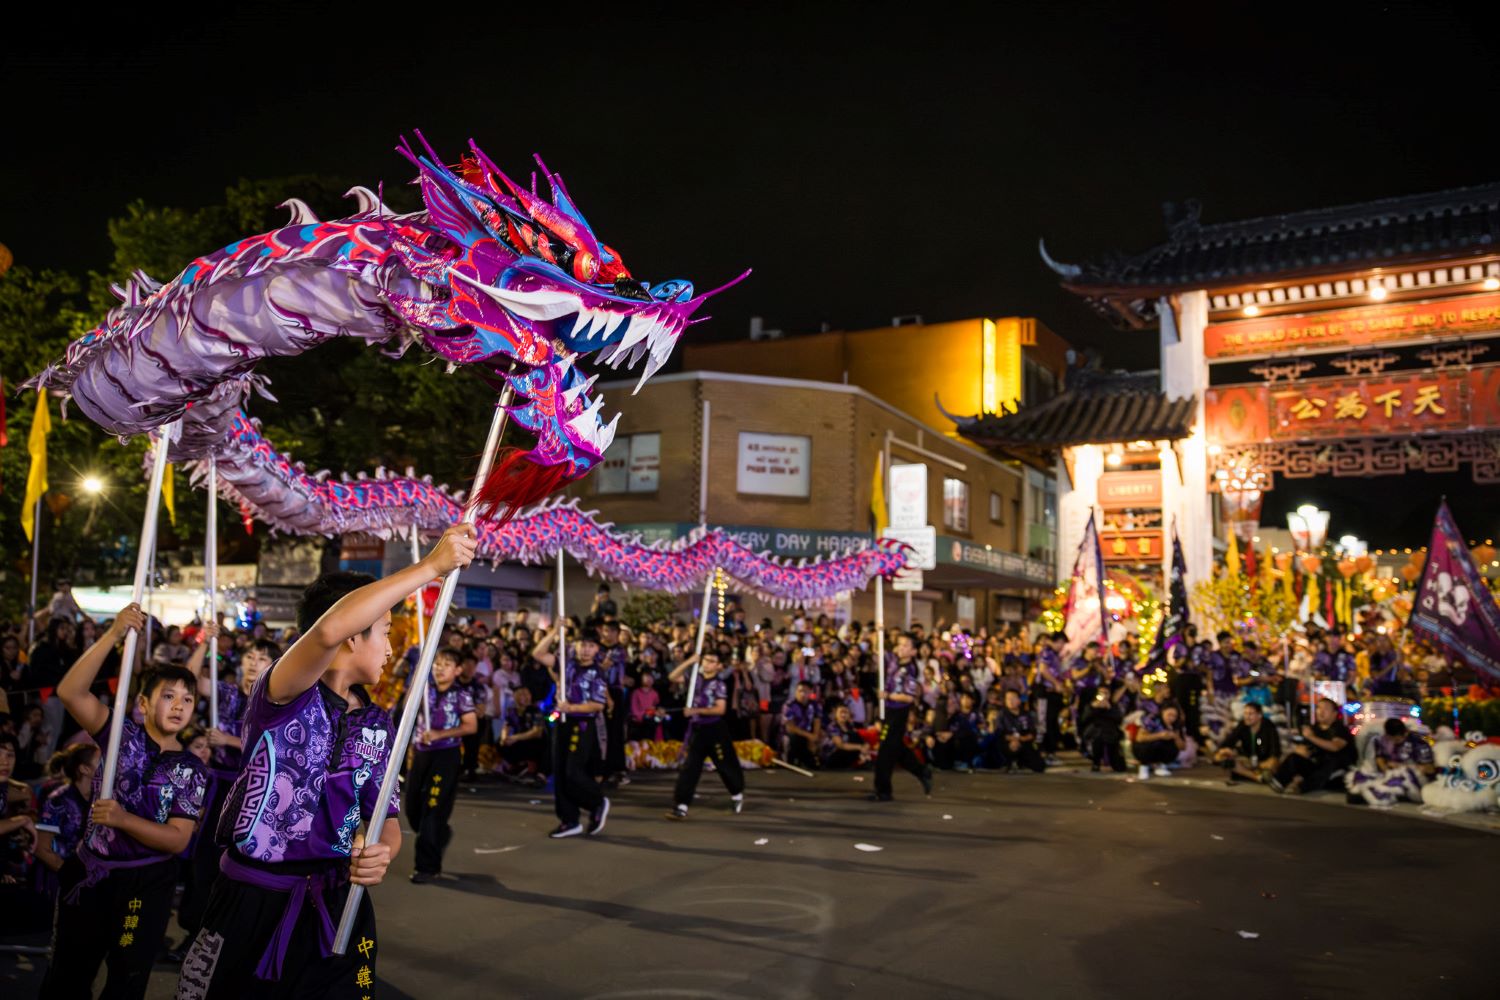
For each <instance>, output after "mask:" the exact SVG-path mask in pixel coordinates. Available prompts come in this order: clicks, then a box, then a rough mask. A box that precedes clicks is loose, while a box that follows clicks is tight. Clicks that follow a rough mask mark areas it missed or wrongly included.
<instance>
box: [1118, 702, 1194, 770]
mask: <svg viewBox="0 0 1500 1000" xmlns="http://www.w3.org/2000/svg"><path fill="white" fill-rule="evenodd" d="M1130 749H1131V752H1132V753H1134V754H1135V762H1136V763H1137V764H1139V765H1140V770H1139V771H1138V773H1137V774H1136V777H1137V778H1139V779H1140V780H1142V781H1145V780H1146V779H1147V778H1149V777H1151V775H1152V774H1153V773H1154V774H1155V775H1156V776H1157V777H1159V778H1165V777H1169V776H1170V775H1171V774H1172V772H1171V771H1169V770H1167V765H1168V764H1174V763H1176V762H1177V757H1178V755H1179V754H1181V753H1182V752H1183V751H1184V750H1186V749H1187V727H1186V726H1185V725H1184V724H1183V722H1182V712H1181V711H1180V710H1178V708H1177V706H1176V704H1174V703H1172V702H1168V703H1167V704H1165V705H1163V706H1162V707H1161V711H1160V712H1157V713H1154V714H1150V715H1146V716H1145V717H1144V718H1142V720H1141V725H1140V728H1139V729H1138V730H1137V731H1136V734H1135V742H1133V743H1132V744H1131V745H1130Z"/></svg>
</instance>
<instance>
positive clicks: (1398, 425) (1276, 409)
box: [1204, 365, 1500, 445]
mask: <svg viewBox="0 0 1500 1000" xmlns="http://www.w3.org/2000/svg"><path fill="white" fill-rule="evenodd" d="M1204 410H1205V415H1206V416H1205V421H1206V423H1207V425H1208V438H1209V440H1210V441H1211V442H1213V443H1214V444H1219V445H1237V444H1259V443H1263V442H1268V441H1301V440H1308V439H1327V438H1360V437H1385V436H1390V435H1405V434H1424V433H1434V432H1439V431H1455V430H1471V429H1472V430H1492V429H1495V428H1497V427H1500V366H1494V365H1491V366H1487V367H1484V368H1475V369H1471V370H1469V371H1467V372H1465V371H1453V370H1448V371H1424V372H1402V373H1398V374H1392V375H1372V376H1367V377H1363V378H1340V379H1322V380H1318V381H1311V382H1287V383H1280V384H1277V385H1253V386H1228V387H1225V388H1218V389H1209V390H1207V391H1206V392H1205V393H1204Z"/></svg>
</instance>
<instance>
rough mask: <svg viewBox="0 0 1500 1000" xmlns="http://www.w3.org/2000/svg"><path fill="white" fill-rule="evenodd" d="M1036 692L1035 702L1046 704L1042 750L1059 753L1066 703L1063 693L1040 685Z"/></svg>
mask: <svg viewBox="0 0 1500 1000" xmlns="http://www.w3.org/2000/svg"><path fill="white" fill-rule="evenodd" d="M1034 694H1035V698H1034V699H1033V701H1034V703H1036V704H1041V705H1045V706H1046V708H1045V714H1046V718H1045V719H1043V720H1042V731H1041V737H1042V751H1043V752H1044V753H1048V754H1054V753H1057V748H1058V747H1059V746H1060V745H1061V742H1062V712H1063V707H1064V705H1065V702H1064V701H1063V696H1062V693H1061V692H1059V691H1049V690H1047V689H1046V688H1043V687H1038V688H1036V689H1035V691H1034Z"/></svg>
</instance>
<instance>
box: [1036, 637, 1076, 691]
mask: <svg viewBox="0 0 1500 1000" xmlns="http://www.w3.org/2000/svg"><path fill="white" fill-rule="evenodd" d="M1067 674H1068V672H1067V671H1066V670H1064V669H1063V664H1062V657H1061V656H1059V655H1057V650H1055V649H1053V648H1052V647H1051V646H1045V647H1043V648H1042V651H1041V652H1040V653H1038V654H1037V670H1036V679H1037V683H1038V684H1040V685H1041V686H1042V688H1043V689H1045V690H1047V691H1061V690H1062V688H1063V681H1064V680H1065V679H1066V678H1067Z"/></svg>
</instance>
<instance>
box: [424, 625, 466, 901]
mask: <svg viewBox="0 0 1500 1000" xmlns="http://www.w3.org/2000/svg"><path fill="white" fill-rule="evenodd" d="M458 670H459V653H458V651H457V650H454V649H442V650H439V651H438V654H437V659H435V660H433V661H432V681H431V683H429V684H428V685H427V719H428V725H430V726H431V727H432V728H431V729H429V730H427V732H425V733H419V734H418V736H417V740H416V753H414V754H413V755H412V764H411V771H409V772H408V773H407V775H406V789H407V796H408V797H407V800H406V819H407V822H409V823H410V824H411V828H412V829H413V830H415V831H416V833H417V864H416V870H415V871H413V872H412V873H411V880H412V881H413V882H414V883H416V884H417V885H421V884H422V883H423V882H431V881H432V880H433V879H434V878H436V877H437V876H438V875H440V874H442V871H443V849H444V848H445V847H447V846H448V841H449V839H450V838H451V837H452V836H453V828H452V827H450V826H449V825H448V817H449V816H452V815H453V799H454V798H455V797H456V795H457V794H458V772H459V768H460V766H461V765H462V764H463V757H464V748H463V746H462V744H461V742H460V741H461V740H462V739H463V738H464V737H466V736H468V735H469V734H470V733H476V732H478V731H479V716H478V714H477V713H476V712H475V711H474V698H473V695H472V694H471V691H472V689H471V688H470V687H469V686H468V685H465V684H461V683H459V681H458Z"/></svg>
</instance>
